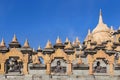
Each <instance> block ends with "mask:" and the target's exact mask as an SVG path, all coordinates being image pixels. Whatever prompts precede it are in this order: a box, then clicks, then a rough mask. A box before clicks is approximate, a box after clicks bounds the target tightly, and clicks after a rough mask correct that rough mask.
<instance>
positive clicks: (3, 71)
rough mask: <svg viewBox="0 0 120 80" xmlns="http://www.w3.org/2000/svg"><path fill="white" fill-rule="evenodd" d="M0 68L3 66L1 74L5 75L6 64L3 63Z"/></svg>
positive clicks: (0, 70)
mask: <svg viewBox="0 0 120 80" xmlns="http://www.w3.org/2000/svg"><path fill="white" fill-rule="evenodd" d="M0 66H1V69H0V74H5V62H2V63H1V64H0Z"/></svg>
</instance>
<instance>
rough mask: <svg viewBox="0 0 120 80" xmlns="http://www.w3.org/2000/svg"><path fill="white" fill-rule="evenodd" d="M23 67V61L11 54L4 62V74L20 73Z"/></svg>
mask: <svg viewBox="0 0 120 80" xmlns="http://www.w3.org/2000/svg"><path fill="white" fill-rule="evenodd" d="M22 69H23V62H22V61H20V60H19V57H17V56H16V57H15V56H13V57H12V56H11V57H9V59H7V60H6V62H5V73H6V74H11V73H14V74H17V73H19V74H21V72H22Z"/></svg>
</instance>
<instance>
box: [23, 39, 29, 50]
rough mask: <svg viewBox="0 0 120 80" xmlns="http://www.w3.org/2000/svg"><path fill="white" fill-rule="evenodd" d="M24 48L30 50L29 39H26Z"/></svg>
mask: <svg viewBox="0 0 120 80" xmlns="http://www.w3.org/2000/svg"><path fill="white" fill-rule="evenodd" d="M23 47H24V48H30V46H29V42H28V39H26V41H25V43H24V46H23Z"/></svg>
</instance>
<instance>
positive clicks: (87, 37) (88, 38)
mask: <svg viewBox="0 0 120 80" xmlns="http://www.w3.org/2000/svg"><path fill="white" fill-rule="evenodd" d="M90 35H91V33H90V29H88V34H87V36H86V38H85V40H84V41H88V40H90Z"/></svg>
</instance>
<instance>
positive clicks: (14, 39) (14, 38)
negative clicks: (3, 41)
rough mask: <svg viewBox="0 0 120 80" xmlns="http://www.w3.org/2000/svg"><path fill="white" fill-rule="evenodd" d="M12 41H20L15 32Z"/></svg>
mask: <svg viewBox="0 0 120 80" xmlns="http://www.w3.org/2000/svg"><path fill="white" fill-rule="evenodd" d="M12 42H18V41H17V38H16V35H15V34H14V37H13V39H12Z"/></svg>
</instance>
